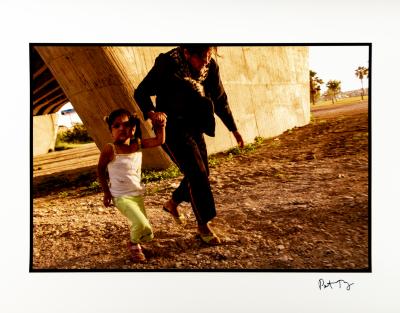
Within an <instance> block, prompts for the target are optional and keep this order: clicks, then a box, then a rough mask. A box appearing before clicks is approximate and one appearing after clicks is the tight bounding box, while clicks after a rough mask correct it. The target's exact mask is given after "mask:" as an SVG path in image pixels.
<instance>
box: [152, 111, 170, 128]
mask: <svg viewBox="0 0 400 313" xmlns="http://www.w3.org/2000/svg"><path fill="white" fill-rule="evenodd" d="M148 116H149V118H150V119H151V123H152V124H153V126H158V125H159V126H165V123H166V122H167V115H166V114H165V113H163V112H153V111H151V112H149V113H148Z"/></svg>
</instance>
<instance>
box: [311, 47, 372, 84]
mask: <svg viewBox="0 0 400 313" xmlns="http://www.w3.org/2000/svg"><path fill="white" fill-rule="evenodd" d="M368 48H369V47H368V46H310V47H309V67H310V70H313V71H314V72H316V73H317V76H318V77H319V78H321V79H322V80H323V81H324V83H323V84H322V85H321V89H322V91H325V90H326V89H327V88H326V85H325V84H326V83H327V82H328V81H329V80H340V81H341V82H342V84H341V87H342V91H350V90H354V89H360V88H361V81H360V79H359V78H358V77H357V76H356V75H355V70H356V69H357V68H358V67H359V66H364V67H366V68H368V67H369V66H368V59H369V56H368ZM363 84H364V87H367V86H368V78H364V79H363Z"/></svg>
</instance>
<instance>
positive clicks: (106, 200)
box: [103, 192, 112, 208]
mask: <svg viewBox="0 0 400 313" xmlns="http://www.w3.org/2000/svg"><path fill="white" fill-rule="evenodd" d="M111 199H112V196H111V193H109V192H106V193H104V198H103V204H104V206H105V207H106V208H107V207H109V206H111Z"/></svg>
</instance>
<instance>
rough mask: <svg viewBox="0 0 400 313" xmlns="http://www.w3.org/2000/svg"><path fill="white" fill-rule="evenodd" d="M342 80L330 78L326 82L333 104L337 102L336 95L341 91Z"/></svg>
mask: <svg viewBox="0 0 400 313" xmlns="http://www.w3.org/2000/svg"><path fill="white" fill-rule="evenodd" d="M341 83H342V82H341V81H340V80H330V81H328V82H327V83H326V87H327V88H328V94H330V95H331V97H332V98H331V99H332V104H334V103H335V101H337V100H336V95H337V94H338V93H339V92H340V91H341V88H342V87H341V86H340V85H341Z"/></svg>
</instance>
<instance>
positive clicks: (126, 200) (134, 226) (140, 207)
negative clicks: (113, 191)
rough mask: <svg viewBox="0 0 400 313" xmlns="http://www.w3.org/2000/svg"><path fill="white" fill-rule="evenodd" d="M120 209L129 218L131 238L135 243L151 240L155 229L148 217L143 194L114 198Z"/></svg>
mask: <svg viewBox="0 0 400 313" xmlns="http://www.w3.org/2000/svg"><path fill="white" fill-rule="evenodd" d="M114 204H115V206H116V207H117V208H118V210H119V211H120V212H121V213H122V214H123V215H124V216H125V217H126V218H127V219H128V223H129V229H130V239H131V242H132V243H134V244H138V243H140V242H147V241H151V240H152V239H153V238H154V234H153V229H152V227H151V225H150V222H149V220H148V219H147V215H146V211H145V208H144V202H143V197H142V196H124V197H116V198H114Z"/></svg>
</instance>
